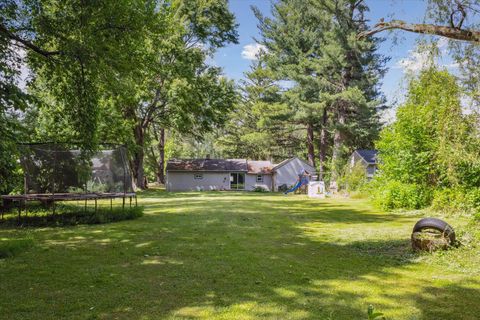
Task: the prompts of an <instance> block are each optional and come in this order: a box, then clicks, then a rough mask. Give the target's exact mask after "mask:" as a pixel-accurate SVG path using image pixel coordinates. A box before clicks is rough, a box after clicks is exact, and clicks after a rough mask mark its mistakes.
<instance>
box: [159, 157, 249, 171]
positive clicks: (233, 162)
mask: <svg viewBox="0 0 480 320" xmlns="http://www.w3.org/2000/svg"><path fill="white" fill-rule="evenodd" d="M166 169H167V171H244V172H247V160H246V159H172V160H169V161H168V162H167V168H166Z"/></svg>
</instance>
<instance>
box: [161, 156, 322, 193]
mask: <svg viewBox="0 0 480 320" xmlns="http://www.w3.org/2000/svg"><path fill="white" fill-rule="evenodd" d="M303 170H305V171H307V172H309V173H314V172H315V168H313V167H312V166H310V165H309V164H308V163H306V162H305V161H303V160H301V159H299V158H297V157H294V158H290V159H287V160H285V161H282V162H281V163H279V164H277V165H275V164H272V162H270V161H263V160H262V161H258V160H247V159H209V158H206V159H172V160H169V161H168V162H167V167H166V172H167V174H166V188H167V191H198V190H253V189H255V188H256V187H262V188H264V189H266V190H269V191H272V190H274V191H278V187H280V186H281V185H284V184H285V185H287V186H292V185H294V184H295V183H296V181H297V177H298V174H299V173H300V172H302V171H303Z"/></svg>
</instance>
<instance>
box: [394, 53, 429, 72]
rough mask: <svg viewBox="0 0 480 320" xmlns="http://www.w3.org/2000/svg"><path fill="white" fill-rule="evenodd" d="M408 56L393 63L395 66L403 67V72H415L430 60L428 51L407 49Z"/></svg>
mask: <svg viewBox="0 0 480 320" xmlns="http://www.w3.org/2000/svg"><path fill="white" fill-rule="evenodd" d="M408 53H409V54H408V57H406V58H403V59H400V60H398V61H397V63H396V64H395V68H397V69H403V72H405V73H415V72H417V71H420V70H422V69H423V68H425V67H426V66H427V65H429V64H430V63H431V62H432V60H431V56H430V54H429V53H428V52H425V51H422V52H417V51H411V50H410V51H409V52H408Z"/></svg>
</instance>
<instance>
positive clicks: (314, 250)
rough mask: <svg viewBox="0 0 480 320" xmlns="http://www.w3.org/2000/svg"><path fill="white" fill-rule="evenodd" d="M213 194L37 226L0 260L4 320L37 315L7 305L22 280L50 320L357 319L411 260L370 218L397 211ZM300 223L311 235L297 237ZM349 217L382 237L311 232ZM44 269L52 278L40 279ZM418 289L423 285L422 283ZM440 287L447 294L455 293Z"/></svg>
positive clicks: (22, 296)
mask: <svg viewBox="0 0 480 320" xmlns="http://www.w3.org/2000/svg"><path fill="white" fill-rule="evenodd" d="M213 198H214V199H202V200H199V199H198V198H196V197H191V201H188V202H185V201H184V198H183V196H182V197H181V198H179V199H178V201H173V202H169V203H166V202H162V200H161V199H160V201H159V203H158V204H150V205H148V207H147V215H146V216H145V217H143V218H141V219H139V220H135V221H131V222H119V223H117V224H114V225H103V226H95V227H93V226H83V227H79V228H70V229H63V230H62V229H55V230H51V229H50V230H38V231H37V232H36V234H35V237H36V238H37V239H38V242H39V243H40V247H43V249H44V250H45V251H44V252H40V253H38V252H37V253H35V252H31V255H30V256H29V255H24V256H23V257H24V259H23V260H22V261H21V263H19V264H18V265H16V264H13V263H12V264H9V265H7V268H6V269H5V272H4V273H3V274H4V275H5V274H12V273H15V271H19V270H20V269H21V271H22V277H19V278H17V279H16V280H15V281H12V280H10V279H9V278H5V277H4V278H2V275H0V289H1V291H2V292H8V294H6V295H5V298H4V299H2V301H0V309H2V310H4V311H7V312H6V315H7V316H10V317H9V318H15V317H17V318H20V317H19V316H22V317H24V318H29V317H30V318H31V317H32V313H31V312H36V313H35V315H36V316H37V315H38V316H39V317H43V318H48V316H49V314H48V313H47V314H45V312H48V311H47V310H43V309H41V310H38V308H36V311H29V310H27V311H25V310H24V311H22V312H21V311H19V309H18V308H20V307H19V306H21V305H22V303H25V304H30V305H31V304H32V301H29V300H28V297H29V294H28V292H27V291H28V290H26V289H25V288H29V287H32V285H31V281H32V279H34V281H35V286H34V290H35V294H36V299H37V300H35V301H40V302H41V301H52V303H53V305H52V306H51V307H50V309H52V310H55V312H56V313H55V316H56V317H57V318H62V317H63V318H85V317H87V316H91V317H98V318H109V319H110V318H120V319H132V318H133V319H136V318H142V319H158V318H175V317H178V318H187V319H200V318H201V319H211V318H215V317H220V318H223V319H226V318H231V319H234V318H242V317H243V318H249V317H250V318H275V319H284V318H293V319H295V318H297V319H328V318H329V317H330V316H332V315H333V318H335V319H362V318H365V314H366V308H367V306H368V303H369V301H368V299H369V297H371V296H372V295H375V294H374V293H372V292H371V291H370V290H371V288H369V286H371V287H377V288H383V287H384V286H386V285H384V284H383V282H386V281H395V279H396V277H398V274H395V273H394V271H392V270H399V269H404V268H405V267H407V266H409V265H411V264H412V262H413V259H414V258H415V255H413V254H412V253H411V251H410V249H409V240H408V237H409V234H408V233H407V234H405V235H404V236H400V237H397V238H387V237H386V235H385V234H384V233H385V226H384V225H382V223H387V222H392V223H398V224H406V223H408V222H410V221H411V220H408V219H404V217H400V216H384V215H380V214H372V213H370V212H369V211H368V208H365V209H353V208H350V209H349V208H348V206H344V204H340V205H342V207H340V206H336V205H335V204H334V203H331V202H326V203H324V204H318V203H310V204H309V203H305V200H303V199H302V200H296V199H288V200H287V202H286V203H279V201H277V200H276V199H272V197H264V198H256V197H253V198H250V197H247V198H245V197H239V198H238V200H237V199H236V198H235V196H234V197H229V199H222V197H218V198H217V197H213ZM173 199H175V198H173ZM252 201H255V202H252ZM290 205H291V206H290ZM312 206H314V208H316V209H312ZM316 224H319V225H318V226H317V225H316ZM306 225H313V226H314V227H318V228H319V230H320V231H319V233H320V234H319V235H318V234H315V235H311V234H309V233H308V232H306V230H305V226H306ZM351 225H353V226H354V227H355V228H358V229H361V228H365V227H366V226H373V227H374V228H376V229H374V230H377V231H378V233H379V234H380V235H381V236H383V237H384V238H381V239H379V238H378V237H373V236H374V235H368V234H367V235H363V234H356V235H355V236H354V237H352V238H351V239H349V238H347V239H343V238H342V239H340V240H339V241H333V240H332V239H331V238H330V237H331V234H332V232H336V231H337V230H333V231H332V230H325V233H326V234H325V237H322V234H321V233H322V232H323V231H322V229H321V228H322V227H324V228H339V231H341V230H340V229H341V228H345V227H347V228H350V226H351ZM349 230H350V229H349ZM382 232H383V234H382ZM25 266H28V267H27V268H25ZM18 268H20V269H18ZM49 272H54V274H55V276H45V275H49V274H50V273H49ZM422 286H423V287H425V291H428V283H423V284H422ZM386 287H388V286H386ZM444 290H448V289H444ZM448 294H451V295H455V296H456V297H457V298H459V297H458V296H457V295H460V294H461V290H448ZM401 295H402V297H403V298H404V299H406V300H408V301H410V300H413V301H417V305H418V309H419V310H421V312H422V315H425V318H432V317H431V316H433V315H435V314H430V313H428V312H427V311H426V310H424V309H428V308H429V306H431V305H432V304H433V303H435V302H434V301H433V299H429V298H428V297H426V296H425V297H424V298H423V299H424V300H422V297H423V295H417V294H416V293H415V294H413V293H409V292H408V290H407V291H405V292H402V293H401ZM384 298H385V299H386V300H388V301H389V303H391V304H387V303H385V304H384V305H380V306H379V307H380V308H382V307H385V308H387V307H388V308H392V305H394V304H395V303H396V299H397V298H398V296H392V297H388V295H385V297H384ZM66 304H68V308H66V307H65V306H66ZM6 305H7V306H9V307H6ZM441 305H442V303H441V302H440V303H439V306H441ZM459 305H460V304H459ZM12 306H13V307H12ZM92 306H93V309H90V308H92ZM15 308H17V309H15ZM15 311H16V312H15ZM39 312H40V314H39ZM444 318H445V317H444ZM447 318H448V317H447ZM432 319H433V318H432Z"/></svg>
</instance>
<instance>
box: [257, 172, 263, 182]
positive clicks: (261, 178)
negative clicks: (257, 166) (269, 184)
mask: <svg viewBox="0 0 480 320" xmlns="http://www.w3.org/2000/svg"><path fill="white" fill-rule="evenodd" d="M257 182H263V174H257Z"/></svg>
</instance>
